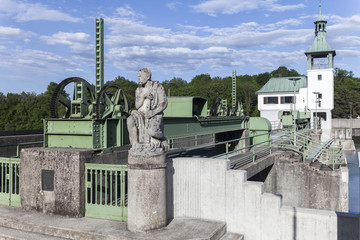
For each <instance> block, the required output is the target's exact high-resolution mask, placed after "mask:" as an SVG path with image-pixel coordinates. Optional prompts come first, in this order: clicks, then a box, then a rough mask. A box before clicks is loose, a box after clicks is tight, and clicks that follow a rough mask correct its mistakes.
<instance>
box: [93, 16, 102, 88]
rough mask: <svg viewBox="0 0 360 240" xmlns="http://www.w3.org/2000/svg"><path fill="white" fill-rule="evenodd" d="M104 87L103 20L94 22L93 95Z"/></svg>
mask: <svg viewBox="0 0 360 240" xmlns="http://www.w3.org/2000/svg"><path fill="white" fill-rule="evenodd" d="M103 86H104V19H102V18H100V19H96V20H95V93H96V95H97V94H98V93H99V92H100V89H101V88H102V87H103Z"/></svg>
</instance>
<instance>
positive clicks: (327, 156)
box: [279, 131, 344, 170]
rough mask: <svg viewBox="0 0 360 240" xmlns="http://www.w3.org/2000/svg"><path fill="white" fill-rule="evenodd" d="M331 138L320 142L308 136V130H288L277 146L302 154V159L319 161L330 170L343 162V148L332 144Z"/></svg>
mask: <svg viewBox="0 0 360 240" xmlns="http://www.w3.org/2000/svg"><path fill="white" fill-rule="evenodd" d="M333 140H334V139H333V138H332V139H329V140H328V141H327V142H321V141H320V140H318V139H315V138H314V137H311V136H310V132H309V131H307V132H305V133H303V132H288V133H286V134H284V135H283V136H282V138H281V143H280V144H279V148H282V149H288V150H293V151H295V152H297V153H299V154H301V155H302V157H303V161H306V160H307V161H311V162H316V161H318V162H320V163H322V164H324V165H327V166H330V167H331V169H332V170H335V168H336V167H338V166H340V165H342V164H343V162H344V161H343V148H342V146H341V145H333V144H332V143H333Z"/></svg>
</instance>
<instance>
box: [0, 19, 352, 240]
mask: <svg viewBox="0 0 360 240" xmlns="http://www.w3.org/2000/svg"><path fill="white" fill-rule="evenodd" d="M96 39H97V40H96V41H99V42H97V43H96V51H98V52H97V54H96V57H97V60H96V86H95V89H93V88H92V86H91V85H90V84H89V83H88V82H86V81H85V80H83V79H81V78H76V77H74V78H68V79H65V80H64V81H63V82H61V83H60V84H59V87H58V88H57V90H56V92H55V94H54V97H53V101H52V104H53V107H52V112H53V114H54V115H53V118H52V119H47V120H45V121H44V147H41V148H29V149H23V150H22V152H21V161H14V160H13V159H10V160H9V163H10V165H7V166H8V167H5V168H4V167H3V165H1V166H2V167H1V168H2V169H6V174H5V175H4V174H1V180H0V181H3V182H4V181H5V182H6V183H9V184H10V185H11V184H13V186H16V187H9V189H10V191H8V192H6V193H7V194H9V195H15V196H18V197H19V199H20V202H17V201H16V200H14V202H16V205H18V206H19V205H21V207H22V209H24V210H36V211H39V212H43V213H49V214H50V215H51V214H55V215H67V216H70V217H73V218H72V219H71V220H72V221H73V222H76V219H74V218H79V217H83V216H87V217H93V218H105V219H111V220H118V221H119V223H118V224H119V225H116V226H125V225H124V224H126V221H128V206H130V205H132V209H133V210H134V209H135V210H136V207H137V205H136V204H137V202H136V201H137V200H139V198H138V197H139V196H140V195H136V192H132V193H129V194H135V195H134V196H132V197H130V196H129V198H128V189H127V188H128V183H129V181H133V183H135V184H136V185H137V186H138V190H139V191H143V192H142V193H144V192H146V191H148V192H151V190H152V189H150V187H149V186H148V185H149V184H147V183H152V184H154V183H155V184H157V183H158V184H159V185H160V184H163V185H165V183H166V185H165V187H164V189H165V191H166V193H165V194H166V200H164V198H161V201H159V202H158V205H157V206H159V209H158V211H159V213H160V215H161V218H157V219H156V220H159V219H160V220H159V221H158V222H157V223H156V224H158V225H157V226H155V227H154V228H157V227H158V226H163V225H164V219H165V220H166V221H168V222H172V223H178V221H179V219H180V218H183V217H186V218H190V219H187V220H185V221H190V222H191V223H194V222H195V221H194V218H196V219H200V220H201V221H203V222H207V223H208V222H209V221H216V222H217V223H219V221H220V225H221V226H220V227H219V228H217V227H218V225H217V227H216V229H217V230H216V232H215V233H214V232H212V233H211V234H210V237H208V238H203V239H213V240H217V239H226V237H229V235H230V233H229V235H227V234H225V233H226V231H229V232H232V233H231V234H234V235H232V236H235V237H237V239H243V238H244V237H245V239H261V240H263V239H291V238H293V239H311V238H312V237H314V236H315V237H316V238H317V239H334V240H335V239H359V231H358V226H359V216H358V215H356V214H355V215H352V214H346V213H341V214H339V213H336V212H335V211H333V209H328V210H314V209H312V210H311V209H304V208H301V207H299V206H296V207H294V206H286V204H288V202H286V204H284V201H283V200H282V198H281V197H280V196H278V195H276V194H274V193H266V192H265V191H264V189H265V188H266V186H264V183H261V182H256V181H251V179H249V178H248V176H247V172H246V171H244V170H242V169H237V170H236V167H237V166H239V165H241V164H242V163H244V164H245V165H246V166H250V165H251V166H255V165H256V164H258V165H261V164H262V163H264V162H265V161H262V160H261V158H262V157H264V155H262V154H263V153H264V152H266V153H265V155H268V156H267V158H273V160H272V161H273V162H277V161H281V156H283V155H289V156H287V157H286V160H288V161H289V164H290V165H296V164H298V165H299V166H300V165H301V167H304V166H305V167H304V168H308V170H309V171H312V173H314V174H315V175H316V177H314V179H318V177H319V176H318V175H334V176H335V175H336V177H335V178H331V176H330V179H331V180H332V181H334V183H335V184H338V185H341V184H342V186H341V187H344V186H345V188H346V186H347V185H346V171H343V169H344V167H345V166H343V163H342V162H340V161H341V159H342V158H341V157H339V156H340V154H339V153H341V150H340V151H338V152H337V153H338V154H337V155H336V156H337V157H330V154H328V152H326V151H327V149H329V148H330V144H327V143H324V144H320V145H319V148H316V149H313V148H312V147H313V145H315V144H314V142H315V141H313V139H312V138H309V137H308V136H307V135H311V133H307V134H305V136H303V135H301V134H302V133H294V132H292V133H293V135H291V133H283V134H282V135H281V137H279V136H278V138H276V139H272V138H271V124H270V122H269V121H268V120H266V119H264V118H249V117H247V116H245V115H244V114H243V112H242V108H241V104H240V103H239V102H238V101H236V100H235V99H236V97H234V96H235V94H236V91H234V89H236V85H235V84H236V73H234V72H233V78H232V80H233V81H232V83H233V91H232V93H233V96H232V107H231V108H230V109H229V108H227V102H226V101H223V100H222V99H217V100H216V101H215V104H214V108H213V109H211V110H210V111H209V110H208V109H207V102H206V100H205V99H203V98H200V97H170V98H168V102H169V105H168V108H167V109H166V110H165V112H164V116H165V118H164V132H165V137H167V138H168V139H169V140H170V143H169V146H170V151H169V153H168V155H167V156H166V157H167V158H165V155H164V156H163V158H161V162H153V164H150V165H149V166H148V169H146V170H154V172H156V174H155V175H161V177H160V178H161V179H160V178H157V177H154V174H152V175H151V177H149V175H147V174H148V172H146V173H145V172H143V169H139V168H137V167H138V165H141V164H143V161H142V159H141V158H137V157H136V156H135V157H134V158H132V159H131V160H129V161H127V160H126V159H127V153H126V152H127V150H128V148H129V146H128V143H129V140H128V132H127V127H126V124H125V121H126V119H127V117H128V115H129V114H130V111H129V109H128V104H127V99H126V95H125V93H124V92H123V91H122V90H121V89H120V88H119V87H118V86H114V85H103V84H104V82H103V77H101V76H102V74H103V65H102V64H101V58H103V44H101V41H103V22H102V21H101V20H96ZM70 83H74V94H73V99H72V100H70V99H68V98H67V96H66V94H64V89H65V86H66V85H68V84H70ZM234 85H235V88H234ZM110 88H113V90H115V91H113V93H112V94H111V93H110V92H108V90H109V89H110ZM61 108H62V109H61ZM59 112H60V113H62V114H63V115H64V117H63V118H60V115H59ZM305 117H306V118H307V117H308V116H305ZM295 123H296V122H295ZM305 130H306V129H305ZM204 135H205V137H204ZM206 135H210V136H211V141H210V143H209V141H208V140H205V138H206V137H207V136H206ZM181 138H182V139H181ZM184 142H185V145H186V142H187V143H189V142H190V144H192V145H202V146H196V147H195V148H196V149H192V150H199V149H200V148H203V149H205V150H207V149H208V148H210V147H213V148H215V149H216V150H223V153H220V154H217V155H216V156H213V158H209V157H207V156H204V157H201V158H195V157H191V158H190V157H185V158H179V157H178V156H179V154H183V155H185V154H187V152H189V151H188V150H189V149H186V147H183V146H184V145H183V144H184ZM220 146H221V147H220ZM278 148H282V149H285V150H288V151H290V152H291V153H292V154H289V152H288V151H286V152H285V153H284V152H280V153H279V152H275V150H277V149H278ZM294 152H297V153H298V154H293V153H294ZM239 153H242V154H244V155H242V156H240V157H238V156H235V158H233V157H234V155H237V154H239ZM279 154H280V155H281V156H280V157H279ZM290 155H291V156H290ZM174 156H176V157H174ZM130 158H131V156H130ZM0 160H3V159H0ZM323 160H324V161H323ZM325 160H327V161H328V160H330V162H326V161H325ZM316 161H317V162H320V163H321V166H322V165H325V166H330V168H328V169H326V170H324V169H321V167H319V168H318V166H317V165H311V163H313V162H316ZM321 161H323V162H321ZM240 163H241V164H240ZM12 164H17V165H16V167H14V166H13V165H12ZM127 164H129V165H127ZM19 165H20V167H19ZM153 165H161V166H160V167H159V166H156V167H154V166H153ZM264 165H265V166H266V164H264ZM268 167H270V166H266V167H265V168H268ZM131 168H132V169H133V170H134V171H137V173H136V174H135V175H131V173H130V172H129V169H131ZM247 169H250V168H247ZM262 169H264V168H262ZM157 172H160V173H159V174H157ZM343 172H345V173H344V174H343ZM256 175H257V174H256V173H255V174H253V176H252V177H254V178H256V177H259V176H256ZM269 175H270V176H272V179H276V177H278V176H279V175H280V174H279V175H276V173H271V172H270V174H269ZM305 175H306V174H305ZM134 176H135V177H134ZM339 176H340V177H339ZM158 177H159V176H158ZM164 178H166V181H163V180H164ZM8 179H11V180H10V181H8ZM299 179H300V180H301V181H303V180H304V182H306V179H308V178H307V176H305V177H304V176H300V177H299ZM143 181H148V182H147V183H146V184H144V185H141V184H142V182H143ZM276 181H277V180H276ZM294 181H297V180H296V179H295V180H294ZM19 183H20V184H19ZM69 183H71V184H69ZM268 184H269V185H268V186H272V183H271V182H270V183H268ZM0 185H1V184H0ZM10 185H9V186H10ZM265 185H266V183H265ZM1 186H2V185H1ZM143 187H144V188H145V189H143ZM310 187H311V186H310ZM269 188H270V187H269ZM1 189H3V188H1ZM14 189H15V190H14ZM285 190H289V189H285ZM274 191H275V190H274ZM291 191H298V189H290V190H289V192H291ZM284 192H286V191H284ZM339 192H341V191H339ZM149 194H150V193H149ZM152 194H153V195H154V194H156V193H152ZM341 195H342V196H343V195H346V193H345V194H344V193H343V192H342V194H341ZM161 196H164V194H163V193H162V194H161ZM345 198H346V197H345ZM144 199H145V198H142V199H140V200H141V201H142V202H144ZM145 200H146V199H145ZM320 200H321V199H320ZM128 201H130V202H128ZM334 201H336V199H335V200H334ZM290 204H291V203H290ZM164 205H166V206H165V207H164ZM330 205H331V204H330ZM153 209H154V208H153ZM139 210H140V211H139V212H138V213H136V212H135V213H134V215H136V214H138V215H143V216H144V215H146V216H145V217H148V216H149V215H151V214H152V213H153V212H146V211H145V210H144V208H139ZM147 210H148V209H147ZM330 210H331V211H330ZM121 222H123V223H121ZM124 222H125V223H124ZM155 222H156V221H155ZM159 222H160V223H159ZM103 223H104V222H103ZM105 223H106V224H109V225H112V224H110V223H109V222H105ZM129 224H130V225H131V226H132V227H130V228H132V229H135V231H134V232H137V230H140V231H142V230H143V231H146V230H151V229H154V228H153V227H150V228H149V227H148V225H141V224H142V223H141V222H131V221H130V222H129ZM156 224H155V225H156ZM170 225H171V224H170ZM112 226H113V225H112ZM144 226H145V227H144ZM178 226H180V227H178V228H177V229H176V231H175V232H173V235H165V236H164V238H163V239H176V236H178V235H177V234H178V232H179V231H183V232H185V235H182V236H185V237H184V238H183V239H190V235H191V233H188V232H186V230H187V229H189V226H188V225H186V224H185V223H184V222H181V223H180V224H179V225H178ZM181 226H187V227H186V228H185V229H184V228H182V227H181ZM212 226H214V225H212ZM11 227H13V228H15V226H11ZM119 228H121V227H119ZM35 229H36V228H35ZM52 229H54V227H53V226H52ZM60 229H62V231H65V230H66V229H65V230H64V228H63V227H62V228H60ZM168 229H169V228H165V229H163V230H161V231H164V232H166V231H167V230H168ZM201 229H203V228H201ZM324 229H325V230H324ZM69 231H70V230H69ZM161 231H159V232H155V233H151V232H150V233H147V234H148V235H147V236H152V237H153V238H154V239H159V238H156V237H157V236H156V234H158V236H159V235H161V233H162V232H161ZM45 232H46V231H45ZM47 232H50V231H47ZM59 232H61V231H60V230H59ZM204 232H206V231H205V230H204ZM119 233H120V234H122V235H120V236H125V237H128V236H131V237H133V238H135V239H136V238H137V237H139V236H141V237H143V236H144V235H132V234H130V233H129V232H128V231H126V230H123V229H122V230H121V231H118V232H117V234H119ZM99 234H100V235H101V234H102V235H101V236H104V233H103V232H101V233H99ZM151 234H154V235H151ZM95 235H96V234H95ZM95 235H91V234H90V233H88V235H86V236H88V238H90V236H91V237H94V236H95ZM100 235H96V236H97V237H99V236H100ZM118 236H119V235H118ZM174 236H175V237H174ZM191 236H192V235H191ZM110 237H113V235H111V236H110ZM196 237H198V238H199V235H197V236H196ZM94 238H95V237H94ZM99 238H100V237H99ZM194 238H195V237H194ZM150 239H151V238H150ZM160 239H161V238H160Z"/></svg>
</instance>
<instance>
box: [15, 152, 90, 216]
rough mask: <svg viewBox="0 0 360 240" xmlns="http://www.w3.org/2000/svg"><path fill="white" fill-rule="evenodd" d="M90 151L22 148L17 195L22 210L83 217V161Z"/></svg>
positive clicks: (88, 156)
mask: <svg viewBox="0 0 360 240" xmlns="http://www.w3.org/2000/svg"><path fill="white" fill-rule="evenodd" d="M92 153H93V151H91V150H84V149H71V148H67V149H65V148H25V149H23V150H22V151H21V163H20V198H21V206H22V208H23V209H24V210H28V211H32V210H37V211H41V212H44V213H50V214H59V215H67V216H71V217H83V216H84V214H85V160H86V159H89V158H91V156H92Z"/></svg>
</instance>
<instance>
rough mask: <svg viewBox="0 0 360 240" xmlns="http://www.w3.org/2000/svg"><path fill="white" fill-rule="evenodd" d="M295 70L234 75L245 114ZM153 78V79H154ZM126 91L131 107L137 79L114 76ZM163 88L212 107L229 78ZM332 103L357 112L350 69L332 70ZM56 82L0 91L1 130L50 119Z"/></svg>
mask: <svg viewBox="0 0 360 240" xmlns="http://www.w3.org/2000/svg"><path fill="white" fill-rule="evenodd" d="M299 75H301V74H299V73H298V72H296V71H295V70H293V69H287V68H286V67H279V68H278V69H276V70H274V71H272V72H265V73H261V74H257V75H238V76H237V78H236V79H237V89H236V94H237V99H239V100H240V101H241V102H242V104H243V108H244V113H245V114H246V115H248V116H259V115H260V114H259V111H258V109H257V95H256V94H255V92H256V91H257V90H259V89H260V88H261V87H262V86H263V85H264V84H265V83H266V82H267V81H268V80H269V79H270V78H271V77H280V76H281V77H290V76H299ZM154 80H156V79H154ZM111 82H114V83H116V84H118V85H119V86H120V87H121V88H122V89H123V90H124V91H125V93H126V95H127V97H128V100H129V105H130V108H134V105H135V89H136V87H137V80H136V82H135V81H130V80H128V79H125V78H124V77H120V76H119V77H117V78H115V79H114V80H113V81H111ZM162 84H163V86H164V88H165V91H166V93H167V94H170V96H200V97H203V98H206V99H207V100H208V106H209V107H210V108H211V107H212V104H213V101H214V99H215V98H217V97H220V98H222V99H227V101H228V105H230V104H231V91H232V77H231V76H229V77H225V78H221V77H211V76H210V75H209V74H201V75H197V76H195V77H194V78H193V79H192V80H191V81H190V82H187V81H185V80H184V79H182V78H176V77H174V78H173V79H171V80H166V81H163V82H162ZM334 85H335V93H334V94H335V96H334V101H335V106H334V110H333V118H348V117H349V114H350V104H349V103H350V102H352V108H353V117H357V116H358V114H359V115H360V79H359V78H355V77H354V75H353V73H352V72H351V71H346V70H341V69H338V68H336V69H335V84H334ZM56 86H57V84H56V83H54V82H50V83H49V85H48V87H47V90H46V91H45V92H44V93H41V94H35V93H31V92H27V93H26V92H22V93H20V94H15V93H8V94H7V95H4V94H3V93H1V92H0V131H9V130H27V129H41V128H43V123H42V119H45V118H50V104H51V97H52V95H53V92H54V91H55V88H56Z"/></svg>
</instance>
